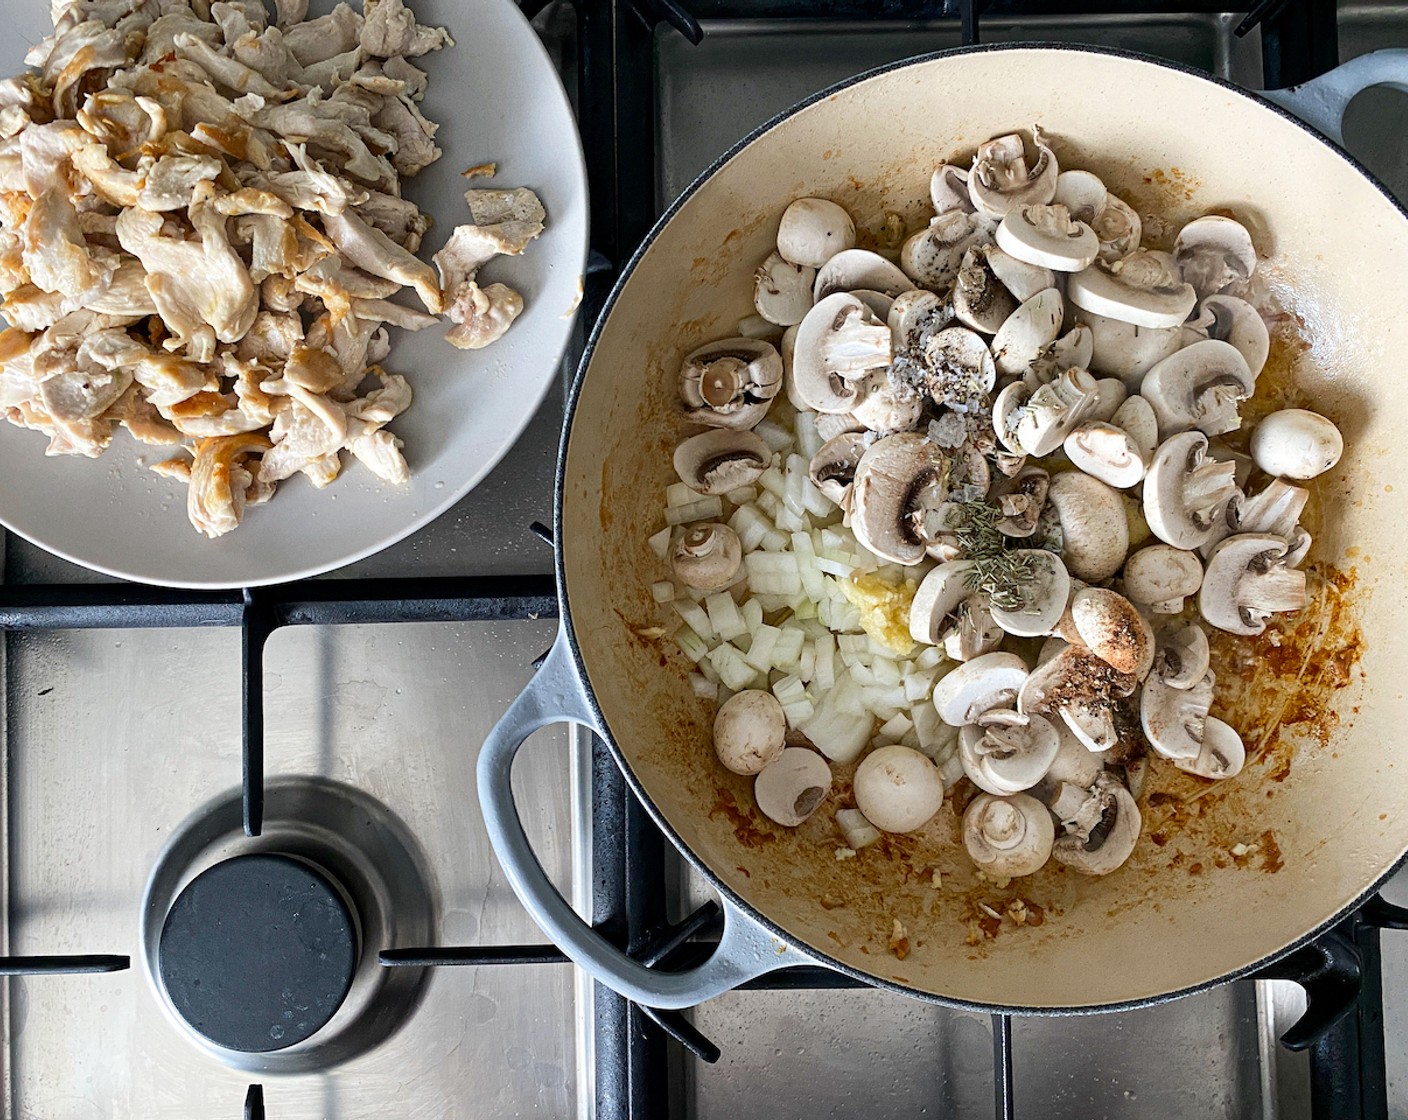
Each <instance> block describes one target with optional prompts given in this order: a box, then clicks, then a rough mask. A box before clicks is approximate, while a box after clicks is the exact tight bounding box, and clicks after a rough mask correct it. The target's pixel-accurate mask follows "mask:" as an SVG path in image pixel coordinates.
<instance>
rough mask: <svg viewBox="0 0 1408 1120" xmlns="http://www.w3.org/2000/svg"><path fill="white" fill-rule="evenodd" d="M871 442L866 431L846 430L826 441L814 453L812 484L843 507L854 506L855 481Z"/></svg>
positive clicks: (845, 508)
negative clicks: (859, 466) (853, 484)
mask: <svg viewBox="0 0 1408 1120" xmlns="http://www.w3.org/2000/svg"><path fill="white" fill-rule="evenodd" d="M868 442H869V441H868V438H867V436H866V435H865V433H864V432H843V433H842V434H841V435H839V436H836V437H834V438H832V439H829V440H827V441H826V442H825V443H823V444H822V445H821V448H820V449H819V450H818V451H817V453H816V454H815V455H813V456H812V461H811V466H810V471H809V473H810V477H811V480H812V485H813V486H815V487H816V488H817V489H818V490H820V491H821V492H822V493H823V494H825V495H826V496H827V497H828V498H830V499H831V500H832V501H833V502H835V503H836V504H837V505H838V506H840V507H841V508H842V509H843V510H848V509H850V508H851V483H853V482H854V481H855V478H856V466H857V465H858V464H859V463H860V457H861V456H862V455H863V454H865V448H866V445H867V443H868Z"/></svg>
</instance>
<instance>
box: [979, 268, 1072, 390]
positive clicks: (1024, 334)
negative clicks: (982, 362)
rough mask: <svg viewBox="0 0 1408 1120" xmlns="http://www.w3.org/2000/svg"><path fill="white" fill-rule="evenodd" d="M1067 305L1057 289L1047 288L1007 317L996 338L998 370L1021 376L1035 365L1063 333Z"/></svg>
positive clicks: (1011, 375)
mask: <svg viewBox="0 0 1408 1120" xmlns="http://www.w3.org/2000/svg"><path fill="white" fill-rule="evenodd" d="M1064 314H1065V304H1064V302H1063V301H1062V299H1061V293H1060V292H1059V291H1057V290H1056V289H1055V288H1045V289H1043V290H1042V291H1039V292H1037V294H1036V295H1034V296H1032V297H1031V299H1029V300H1026V301H1025V302H1023V303H1022V304H1021V305H1020V306H1019V307H1018V308H1017V310H1016V311H1014V312H1012V314H1011V315H1009V316H1008V317H1007V320H1006V322H1004V323H1003V324H1002V326H1000V327H999V328H998V329H997V333H996V334H995V335H993V339H992V357H993V362H994V363H995V364H996V366H997V372H998V373H1000V374H1003V375H1004V376H1007V377H1017V376H1020V375H1021V374H1023V373H1026V372H1027V370H1028V369H1029V368H1030V367H1031V365H1032V363H1033V362H1035V361H1036V360H1037V358H1038V357H1039V356H1040V355H1041V351H1042V349H1043V348H1045V347H1047V346H1050V345H1051V344H1052V343H1053V342H1055V341H1056V339H1057V338H1058V337H1059V336H1060V334H1061V319H1062V317H1063V316H1064Z"/></svg>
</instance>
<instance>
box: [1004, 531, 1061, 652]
mask: <svg viewBox="0 0 1408 1120" xmlns="http://www.w3.org/2000/svg"><path fill="white" fill-rule="evenodd" d="M1012 557H1013V559H1014V560H1016V559H1020V560H1022V561H1025V562H1026V563H1027V564H1029V565H1030V569H1031V572H1032V578H1031V582H1030V583H1025V582H1024V583H1023V584H1022V585H1021V593H1022V605H1021V606H1020V607H1017V608H1015V609H1012V610H1007V609H1004V608H1002V607H999V606H998V605H997V604H996V603H994V604H993V605H992V607H991V610H992V618H993V621H994V622H996V623H997V624H998V625H999V626H1001V627H1002V629H1004V630H1005V631H1007V633H1009V634H1014V635H1016V636H1017V637H1019V638H1037V637H1040V636H1041V635H1043V634H1049V633H1050V632H1051V628H1052V627H1053V626H1055V625H1056V623H1057V621H1058V620H1059V619H1060V617H1061V614H1062V612H1064V611H1065V609H1066V600H1067V598H1068V597H1069V596H1070V593H1071V577H1070V574H1069V573H1068V572H1067V571H1066V565H1065V564H1063V563H1062V562H1061V558H1060V557H1059V556H1057V555H1056V554H1055V553H1054V552H1047V551H1046V550H1045V549H1040V548H1019V549H1014V550H1013V551H1012Z"/></svg>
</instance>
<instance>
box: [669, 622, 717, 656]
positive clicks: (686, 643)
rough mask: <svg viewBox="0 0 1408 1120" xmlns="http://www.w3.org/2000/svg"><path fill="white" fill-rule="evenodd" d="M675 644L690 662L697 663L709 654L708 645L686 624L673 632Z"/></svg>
mask: <svg viewBox="0 0 1408 1120" xmlns="http://www.w3.org/2000/svg"><path fill="white" fill-rule="evenodd" d="M675 644H676V645H678V646H679V647H680V650H681V652H682V653H683V654H684V655H685V656H686V657H688V658H689V659H690V660H691V661H699V660H701V659H702V658H703V657H704V655H705V654H706V653H708V652H709V646H708V644H707V643H706V642H705V641H704V639H703V638H701V637H700V636H699V635H698V634H696V633H695V632H694V631H693V630H691V629H690V628H689V624H688V623H685V624H684V625H683V626H681V627H680V628H679V629H678V630H676V631H675Z"/></svg>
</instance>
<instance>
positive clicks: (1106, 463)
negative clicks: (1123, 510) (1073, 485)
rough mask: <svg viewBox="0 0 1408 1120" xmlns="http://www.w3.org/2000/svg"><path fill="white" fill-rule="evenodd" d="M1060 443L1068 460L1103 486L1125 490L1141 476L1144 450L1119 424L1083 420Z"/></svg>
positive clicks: (1143, 467) (1142, 477)
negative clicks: (1082, 422) (1084, 421)
mask: <svg viewBox="0 0 1408 1120" xmlns="http://www.w3.org/2000/svg"><path fill="white" fill-rule="evenodd" d="M1115 384H1116V385H1118V384H1120V383H1119V382H1118V381H1116V382H1115ZM1062 447H1063V448H1064V449H1065V452H1066V457H1067V458H1068V459H1070V461H1071V462H1072V463H1074V464H1075V465H1076V466H1078V467H1079V468H1080V469H1081V470H1083V471H1084V472H1085V473H1086V474H1088V475H1092V476H1093V477H1095V478H1098V479H1099V480H1100V481H1101V482H1103V483H1105V484H1106V485H1107V486H1113V487H1115V489H1117V490H1128V489H1129V488H1130V487H1131V486H1136V485H1138V484H1139V483H1140V482H1142V481H1143V480H1144V469H1145V460H1144V453H1143V451H1141V450H1140V448H1139V445H1138V444H1137V443H1136V442H1135V440H1134V437H1133V436H1131V435H1130V434H1129V433H1128V432H1126V431H1125V430H1124V429H1123V428H1117V427H1116V426H1115V425H1113V424H1100V423H1091V422H1089V421H1087V422H1086V423H1084V424H1079V425H1077V426H1076V427H1075V428H1074V429H1072V431H1071V433H1070V435H1068V436H1067V437H1066V439H1065V441H1064V442H1063V443H1062Z"/></svg>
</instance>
